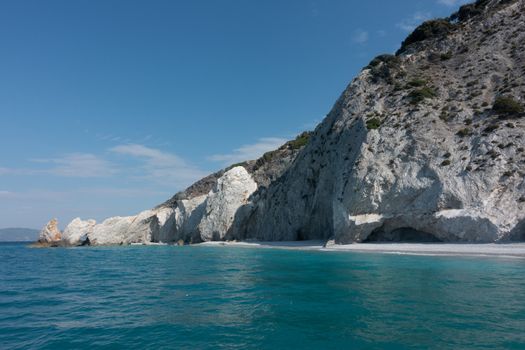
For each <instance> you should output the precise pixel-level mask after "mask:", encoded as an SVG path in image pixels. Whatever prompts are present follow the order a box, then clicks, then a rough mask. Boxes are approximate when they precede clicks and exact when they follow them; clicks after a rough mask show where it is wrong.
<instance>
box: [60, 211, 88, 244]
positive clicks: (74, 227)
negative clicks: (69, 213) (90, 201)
mask: <svg viewBox="0 0 525 350" xmlns="http://www.w3.org/2000/svg"><path fill="white" fill-rule="evenodd" d="M95 224H96V221H95V220H86V221H83V220H81V219H80V218H76V219H73V221H71V222H70V223H69V225H67V226H66V228H65V229H64V233H63V234H62V240H63V241H64V243H65V244H67V245H70V246H76V245H86V244H89V236H91V235H92V234H93V228H94V226H95Z"/></svg>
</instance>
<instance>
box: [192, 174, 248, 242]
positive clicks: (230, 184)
mask: <svg viewBox="0 0 525 350" xmlns="http://www.w3.org/2000/svg"><path fill="white" fill-rule="evenodd" d="M256 189H257V184H256V183H255V181H254V180H253V178H252V177H251V175H250V174H249V173H248V172H247V171H246V169H245V168H244V167H242V166H237V167H235V168H233V169H231V170H229V171H227V172H226V173H225V174H224V175H223V176H222V177H221V178H220V179H219V180H218V181H217V183H216V185H215V187H214V188H213V189H212V190H211V191H210V193H209V194H208V197H207V198H206V203H205V209H204V213H203V217H202V219H201V221H200V223H199V231H200V232H201V239H202V240H203V241H218V240H223V239H224V238H225V237H226V236H227V235H228V234H230V237H231V236H232V232H231V230H230V229H231V226H232V224H233V221H234V219H236V220H240V221H242V220H243V219H244V218H242V217H239V216H238V214H237V211H238V209H239V208H240V207H241V206H243V205H246V204H248V199H249V197H250V195H251V194H252V193H253V192H255V190H256ZM236 215H237V217H236Z"/></svg>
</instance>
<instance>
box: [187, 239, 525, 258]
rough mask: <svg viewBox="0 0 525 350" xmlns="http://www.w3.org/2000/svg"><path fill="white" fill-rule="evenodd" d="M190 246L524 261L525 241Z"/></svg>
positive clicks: (210, 243) (282, 243)
mask: <svg viewBox="0 0 525 350" xmlns="http://www.w3.org/2000/svg"><path fill="white" fill-rule="evenodd" d="M194 246H206V247H243V248H265V249H285V250H309V251H321V252H357V253H380V254H396V255H427V256H463V257H476V256H477V257H499V258H519V259H525V242H522V243H521V242H520V243H386V242H385V243H353V244H334V243H332V242H328V243H326V242H325V241H285V242H280V241H276V242H269V241H241V242H222V241H221V242H218V241H214V242H203V243H198V244H195V245H194Z"/></svg>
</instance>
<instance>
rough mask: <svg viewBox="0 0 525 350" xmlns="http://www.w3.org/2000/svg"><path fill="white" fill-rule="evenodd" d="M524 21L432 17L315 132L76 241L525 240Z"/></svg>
mask: <svg viewBox="0 0 525 350" xmlns="http://www.w3.org/2000/svg"><path fill="white" fill-rule="evenodd" d="M524 17H525V1H524V0H500V1H498V0H479V1H477V2H476V3H474V4H470V5H466V6H464V7H462V8H461V9H460V11H458V12H457V13H456V14H454V15H452V16H451V17H450V18H445V19H440V20H432V21H428V22H425V23H424V24H423V25H421V26H420V27H418V28H417V29H416V30H415V31H414V33H412V34H411V35H410V36H409V37H408V38H407V40H405V41H404V42H403V44H402V47H401V49H400V50H399V51H398V53H397V54H396V55H381V56H378V57H376V58H375V59H373V60H372V61H371V62H370V64H369V65H368V66H367V67H365V68H364V69H363V71H362V72H361V73H360V74H359V75H358V76H357V77H356V78H355V79H354V80H353V81H352V82H351V83H350V85H349V86H348V87H347V88H346V90H345V91H344V92H343V94H342V95H341V97H340V98H339V99H338V101H337V102H336V104H335V105H334V107H333V108H332V110H331V111H330V113H329V114H328V115H327V117H326V118H325V119H324V120H323V121H322V123H321V124H319V126H318V127H317V128H316V129H315V131H314V132H313V133H305V134H302V135H300V136H299V137H298V138H296V139H295V140H293V141H290V142H288V143H286V144H285V145H283V146H282V147H280V148H279V149H277V150H275V151H272V152H268V153H266V154H265V155H264V156H263V157H261V158H260V159H258V160H252V161H247V162H244V163H241V164H238V165H236V166H232V167H230V168H227V169H224V170H221V171H219V172H217V173H214V174H212V175H210V176H208V177H206V178H204V179H202V180H200V181H198V182H196V183H195V184H193V185H192V186H190V187H189V188H187V189H186V190H184V191H182V192H179V193H177V194H176V195H175V196H173V197H172V198H171V199H170V200H168V201H166V202H165V203H163V204H161V205H159V206H158V207H156V208H154V209H152V210H147V211H144V212H142V213H140V214H139V215H137V216H133V217H127V218H120V217H117V218H110V219H108V220H106V221H104V222H103V223H101V224H98V225H94V226H92V232H91V233H89V227H90V226H89V225H87V224H85V223H83V224H81V223H80V222H76V223H75V224H74V225H72V227H78V230H76V229H75V230H76V231H75V233H74V234H73V233H72V232H70V231H74V230H73V229H71V230H67V232H68V233H67V237H75V238H74V239H70V240H69V241H68V242H80V241H82V239H81V238H78V239H77V238H76V237H84V233H85V232H88V233H87V234H86V235H87V239H88V240H89V243H90V244H130V243H150V242H165V243H173V242H178V241H184V242H186V243H191V242H200V241H207V240H230V239H247V238H253V239H260V240H304V239H330V240H332V239H333V240H334V241H335V242H336V243H353V242H363V241H381V240H385V241H396V240H410V241H442V242H501V241H507V240H523V239H525V232H524V227H525V225H524V224H523V222H524V221H525V171H524V165H525V138H524V136H525V135H524V134H525V108H524V106H525V47H524V46H523V42H525V18H524ZM72 224H73V223H72ZM68 227H69V226H68ZM67 239H69V238H67ZM69 244H72V243H69Z"/></svg>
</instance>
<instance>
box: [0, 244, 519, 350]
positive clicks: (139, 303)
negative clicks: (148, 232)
mask: <svg viewBox="0 0 525 350" xmlns="http://www.w3.org/2000/svg"><path fill="white" fill-rule="evenodd" d="M0 261H1V264H0V348H2V349H97V348H112V349H158V348H174V349H184V348H186V349H283V348H285V349H289V348H297V349H331V348H333V349H342V348H345V349H361V348H363V349H425V348H427V349H428V348H432V349H491V348H501V349H524V348H525V260H518V259H516V260H501V259H488V258H452V257H424V256H419V257H418V256H401V255H382V254H368V253H344V252H343V253H335V252H330V253H327V252H311V251H310V252H308V251H291V250H274V249H252V248H235V247H228V248H225V247H166V246H165V247H112V248H94V247H86V248H72V249H63V248H56V249H32V248H27V247H25V246H24V245H21V244H2V245H0Z"/></svg>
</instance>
